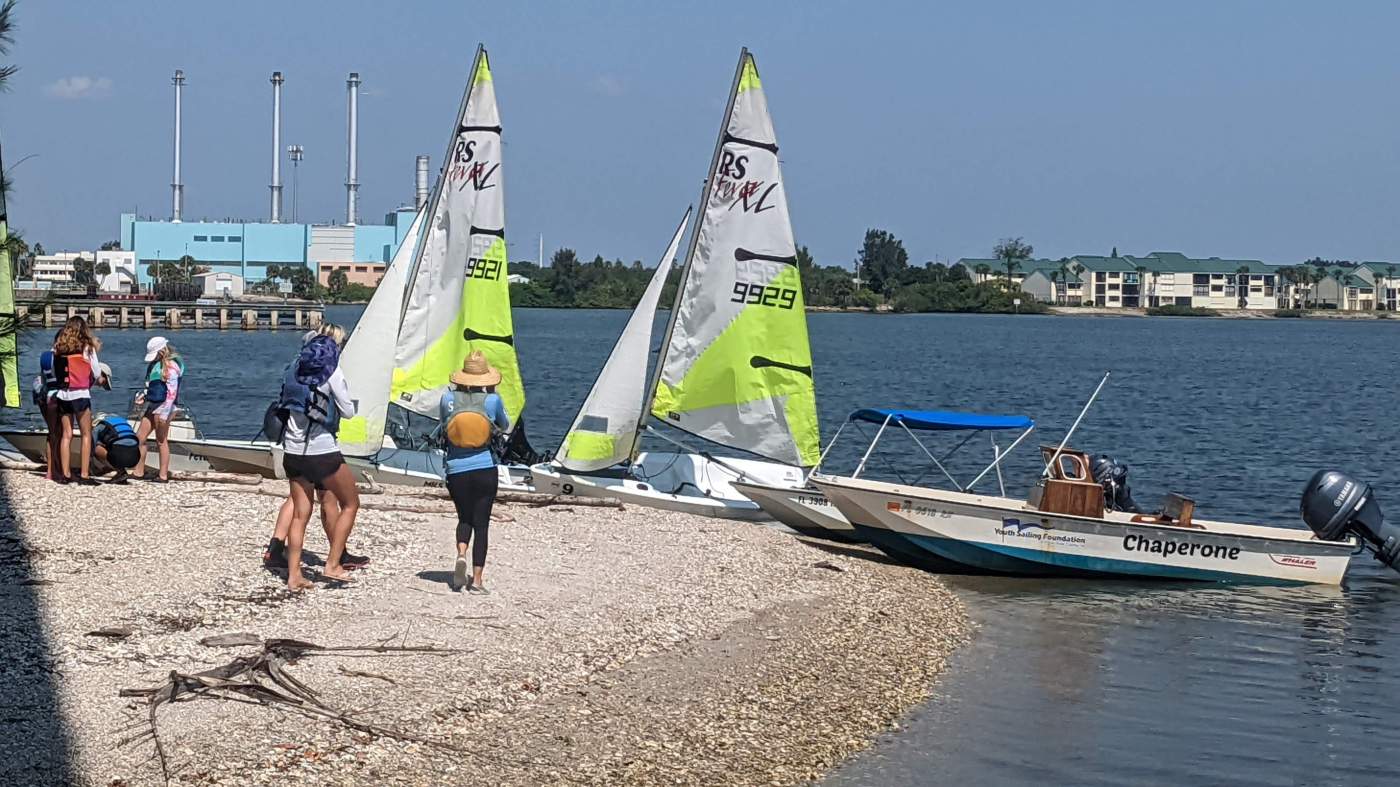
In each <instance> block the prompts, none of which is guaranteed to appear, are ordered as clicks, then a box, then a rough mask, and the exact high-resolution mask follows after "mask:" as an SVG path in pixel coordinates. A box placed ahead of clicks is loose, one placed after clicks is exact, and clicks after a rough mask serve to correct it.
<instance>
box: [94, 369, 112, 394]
mask: <svg viewBox="0 0 1400 787" xmlns="http://www.w3.org/2000/svg"><path fill="white" fill-rule="evenodd" d="M97 371H98V372H99V373H101V374H102V382H101V383H99V385H101V386H102V387H103V388H105V389H107V390H108V391H110V390H112V367H110V366H108V365H107V364H105V363H98V364H97Z"/></svg>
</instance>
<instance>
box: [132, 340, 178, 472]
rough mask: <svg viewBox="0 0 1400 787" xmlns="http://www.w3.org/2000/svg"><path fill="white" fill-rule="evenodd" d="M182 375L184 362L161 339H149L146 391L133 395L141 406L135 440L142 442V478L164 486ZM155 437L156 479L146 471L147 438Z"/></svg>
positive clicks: (147, 344) (171, 347)
mask: <svg viewBox="0 0 1400 787" xmlns="http://www.w3.org/2000/svg"><path fill="white" fill-rule="evenodd" d="M184 374H185V362H184V359H182V358H181V357H180V354H179V353H177V352H176V351H175V348H174V347H173V346H171V344H170V342H169V340H167V339H166V338H165V337H164V336H152V337H151V340H150V341H148V342H146V390H144V391H142V392H141V393H138V394H137V395H136V403H137V404H144V405H145V406H146V409H145V410H144V411H143V412H142V413H141V426H140V428H139V429H137V430H136V437H137V439H138V440H140V442H141V461H140V462H139V463H138V464H137V465H136V466H137V467H139V468H141V472H142V473H143V475H142V476H141V478H143V479H145V480H147V481H155V482H156V483H160V484H164V483H166V482H168V481H169V480H170V419H171V418H172V417H174V415H175V404H176V402H177V401H178V400H179V396H180V378H181V377H183V376H184ZM153 433H154V434H155V438H156V450H157V451H159V452H160V471H159V472H158V474H157V475H156V476H155V477H148V476H146V475H144V473H145V471H146V438H147V437H149V436H150V435H151V434H153Z"/></svg>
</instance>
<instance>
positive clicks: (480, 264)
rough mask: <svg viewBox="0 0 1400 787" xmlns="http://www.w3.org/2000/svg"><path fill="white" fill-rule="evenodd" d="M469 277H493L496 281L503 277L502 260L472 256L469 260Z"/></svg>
mask: <svg viewBox="0 0 1400 787" xmlns="http://www.w3.org/2000/svg"><path fill="white" fill-rule="evenodd" d="M467 278H468V279H491V280H492V281H495V280H496V279H499V278H501V261H500V260H484V259H478V258H472V259H469V260H467Z"/></svg>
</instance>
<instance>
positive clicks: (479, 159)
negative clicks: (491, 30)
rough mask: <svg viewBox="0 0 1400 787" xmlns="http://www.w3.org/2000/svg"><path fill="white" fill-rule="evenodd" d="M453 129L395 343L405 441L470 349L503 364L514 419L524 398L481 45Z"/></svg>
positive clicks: (433, 408)
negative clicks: (512, 317)
mask: <svg viewBox="0 0 1400 787" xmlns="http://www.w3.org/2000/svg"><path fill="white" fill-rule="evenodd" d="M452 128H453V129H455V131H456V133H455V134H454V135H453V137H452V140H451V142H450V144H449V147H448V151H447V154H446V155H445V156H444V158H443V161H444V162H445V164H444V166H443V170H442V174H441V176H440V178H439V179H438V184H437V188H436V189H435V190H434V194H433V199H432V201H431V202H430V207H429V218H428V221H427V226H426V227H425V229H424V233H423V239H422V242H421V244H420V246H419V250H418V253H417V255H416V258H415V263H414V266H413V275H412V277H411V279H410V281H409V283H408V287H407V292H406V295H405V298H404V302H403V303H404V305H403V317H402V321H401V325H400V328H399V339H398V342H397V345H396V347H395V350H394V370H393V380H392V385H391V389H390V404H391V407H393V408H398V409H399V410H401V411H402V413H401V414H400V416H399V417H398V422H399V423H400V424H401V427H400V431H403V432H407V433H408V434H406V435H405V436H406V437H407V439H409V440H410V442H417V441H418V440H419V439H421V438H422V437H423V435H422V434H418V433H419V432H423V431H425V430H424V429H423V428H415V427H413V426H412V425H413V424H415V423H424V422H423V421H422V419H423V418H426V419H429V420H428V422H427V423H429V424H431V422H432V421H433V420H435V419H436V418H437V415H438V405H439V402H440V400H441V398H442V394H443V392H444V391H445V390H446V388H447V382H448V377H449V376H450V375H451V373H452V372H453V371H454V370H455V369H458V368H460V367H461V364H462V360H463V359H464V358H465V357H466V356H467V355H468V354H469V353H471V352H472V351H473V350H481V351H482V352H483V353H484V354H485V355H486V358H487V360H488V361H489V362H490V363H491V365H492V366H494V367H495V368H496V369H498V370H499V371H500V372H501V378H502V380H501V384H500V386H499V387H498V389H497V390H498V393H500V395H501V398H502V400H503V401H504V402H505V406H506V410H507V412H508V413H509V414H510V417H511V420H512V422H514V421H516V420H517V419H518V418H519V415H520V411H521V410H522V409H523V408H524V406H525V391H524V387H523V385H522V382H521V378H520V367H519V363H518V361H517V359H516V354H515V347H514V338H513V337H514V327H513V325H512V321H511V313H510V283H509V270H508V260H507V256H506V242H505V226H506V224H505V199H504V196H503V190H504V186H503V182H502V167H501V160H502V156H501V154H502V146H501V120H500V115H499V112H498V110H497V107H496V93H495V84H494V81H493V79H492V76H491V68H490V63H489V60H488V58H487V54H486V50H485V49H484V48H478V49H477V55H476V61H475V63H474V64H473V68H472V78H471V83H470V85H469V86H468V89H467V93H466V98H465V100H464V101H463V105H462V109H461V111H460V113H459V116H458V117H457V118H456V119H455V122H454V124H453V126H452ZM410 414H411V415H410ZM415 416H416V417H415ZM396 437H397V435H396Z"/></svg>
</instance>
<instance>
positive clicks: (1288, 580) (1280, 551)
mask: <svg viewBox="0 0 1400 787" xmlns="http://www.w3.org/2000/svg"><path fill="white" fill-rule="evenodd" d="M883 412H884V413H885V419H884V423H883V424H882V426H881V429H880V431H879V432H878V433H877V434H876V436H875V439H874V440H873V441H872V443H871V445H870V448H869V449H868V450H867V452H866V455H865V458H864V459H863V460H862V462H861V465H860V467H858V468H857V469H856V472H855V473H853V474H852V475H851V476H848V477H842V476H835V475H828V474H820V473H818V474H814V475H813V476H812V477H811V482H812V484H813V485H814V486H815V487H816V488H817V489H819V490H821V492H822V493H823V494H824V495H825V496H826V498H827V499H828V500H829V501H830V502H831V503H832V504H833V505H835V506H836V508H837V509H838V510H839V511H840V512H841V513H842V514H843V515H844V516H845V517H846V518H847V519H848V520H849V521H850V522H851V524H852V525H853V526H854V527H855V529H856V531H857V532H858V533H861V534H870V535H871V536H872V540H875V539H877V538H878V539H881V540H883V541H884V542H886V543H893V544H897V545H898V549H899V550H903V551H905V552H908V553H910V554H912V555H916V556H927V557H929V558H932V559H936V562H937V563H940V564H942V563H952V564H956V565H958V566H961V567H963V568H965V569H967V570H974V571H979V572H990V573H998V574H1010V575H1021V576H1080V577H1133V578H1160V579H1184V580H1202V581H1213V582H1240V583H1245V582H1248V583H1282V584H1299V583H1319V584H1337V583H1339V582H1341V580H1342V577H1343V575H1344V574H1345V572H1346V570H1347V566H1348V564H1349V563H1350V561H1351V559H1352V557H1353V556H1354V555H1356V554H1357V553H1359V552H1360V551H1362V550H1368V551H1371V552H1372V553H1374V554H1375V555H1376V556H1377V558H1378V559H1380V560H1381V562H1383V563H1385V564H1386V565H1388V566H1391V567H1392V568H1397V569H1400V528H1397V527H1395V526H1394V525H1389V524H1386V523H1385V522H1384V521H1383V518H1382V517H1381V515H1380V510H1379V506H1377V504H1376V503H1375V499H1374V495H1373V494H1372V493H1371V489H1370V487H1369V486H1368V485H1366V484H1363V483H1361V482H1359V481H1357V480H1356V479H1353V478H1350V477H1349V476H1346V475H1344V474H1342V473H1338V472H1335V471H1327V472H1319V473H1318V474H1317V475H1315V476H1314V477H1313V478H1312V479H1311V480H1310V481H1309V482H1308V486H1307V487H1306V488H1305V490H1304V495H1303V500H1302V504H1301V506H1300V512H1301V514H1302V518H1303V521H1304V523H1305V524H1307V525H1308V528H1309V529H1303V528H1296V527H1277V526H1267V525H1256V524H1242V523H1235V522H1223V521H1217V520H1211V519H1206V518H1203V517H1200V516H1197V512H1196V503H1195V501H1194V500H1191V499H1190V498H1188V497H1185V496H1184V495H1180V494H1176V493H1173V494H1169V495H1167V497H1166V499H1165V500H1164V502H1163V504H1162V506H1161V507H1160V508H1159V509H1158V510H1156V511H1154V512H1151V513H1147V512H1142V511H1140V510H1136V504H1134V503H1132V502H1131V495H1130V494H1129V493H1128V492H1127V486H1126V470H1123V471H1122V472H1118V470H1119V469H1120V468H1121V465H1118V463H1116V462H1114V461H1113V460H1112V459H1111V458H1108V457H1104V456H1103V455H1098V456H1091V455H1089V454H1088V453H1085V452H1083V451H1079V450H1075V449H1072V448H1070V447H1068V446H1067V445H1066V444H1065V443H1061V444H1060V445H1058V446H1042V447H1041V456H1042V459H1043V460H1044V461H1045V470H1044V473H1043V474H1042V476H1041V477H1040V479H1039V480H1038V481H1037V483H1036V484H1035V486H1034V487H1033V488H1032V490H1031V493H1030V495H1029V496H1028V497H1027V498H1026V499H1017V498H1012V497H1008V496H1005V495H1004V494H1003V495H1001V496H997V495H985V494H979V493H977V492H976V491H975V490H974V489H972V487H973V486H974V485H975V481H974V483H969V484H967V485H966V486H959V487H957V488H955V489H952V490H945V489H935V488H932V487H928V486H922V485H916V484H909V483H895V482H890V481H882V480H874V479H870V478H862V477H861V474H862V471H863V470H864V468H865V466H866V460H868V458H869V457H870V456H871V453H872V452H873V451H875V449H876V445H877V444H878V443H879V441H880V438H881V436H882V435H883V434H884V433H885V432H886V431H887V430H888V427H889V426H890V425H892V424H897V425H899V426H903V427H905V428H906V429H908V430H909V433H910V435H911V436H912V435H913V433H914V432H916V431H918V430H920V429H921V428H922V424H921V417H920V414H919V413H917V412H910V411H901V410H888V411H883ZM1067 441H1068V437H1067V438H1066V442H1067ZM1017 442H1019V439H1018V441H1017ZM1012 448H1014V444H1013V446H1012ZM1009 451H1010V449H1008V451H1007V452H1003V453H1001V454H999V455H998V457H997V458H996V460H994V462H995V463H996V464H998V465H999V464H1000V462H1001V461H1002V459H1003V458H1004V457H1005V455H1006V453H1009ZM930 456H931V455H930ZM1096 471H1098V472H1096ZM985 474H986V471H984V473H983V475H985ZM979 478H981V476H979ZM877 543H878V542H877Z"/></svg>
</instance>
